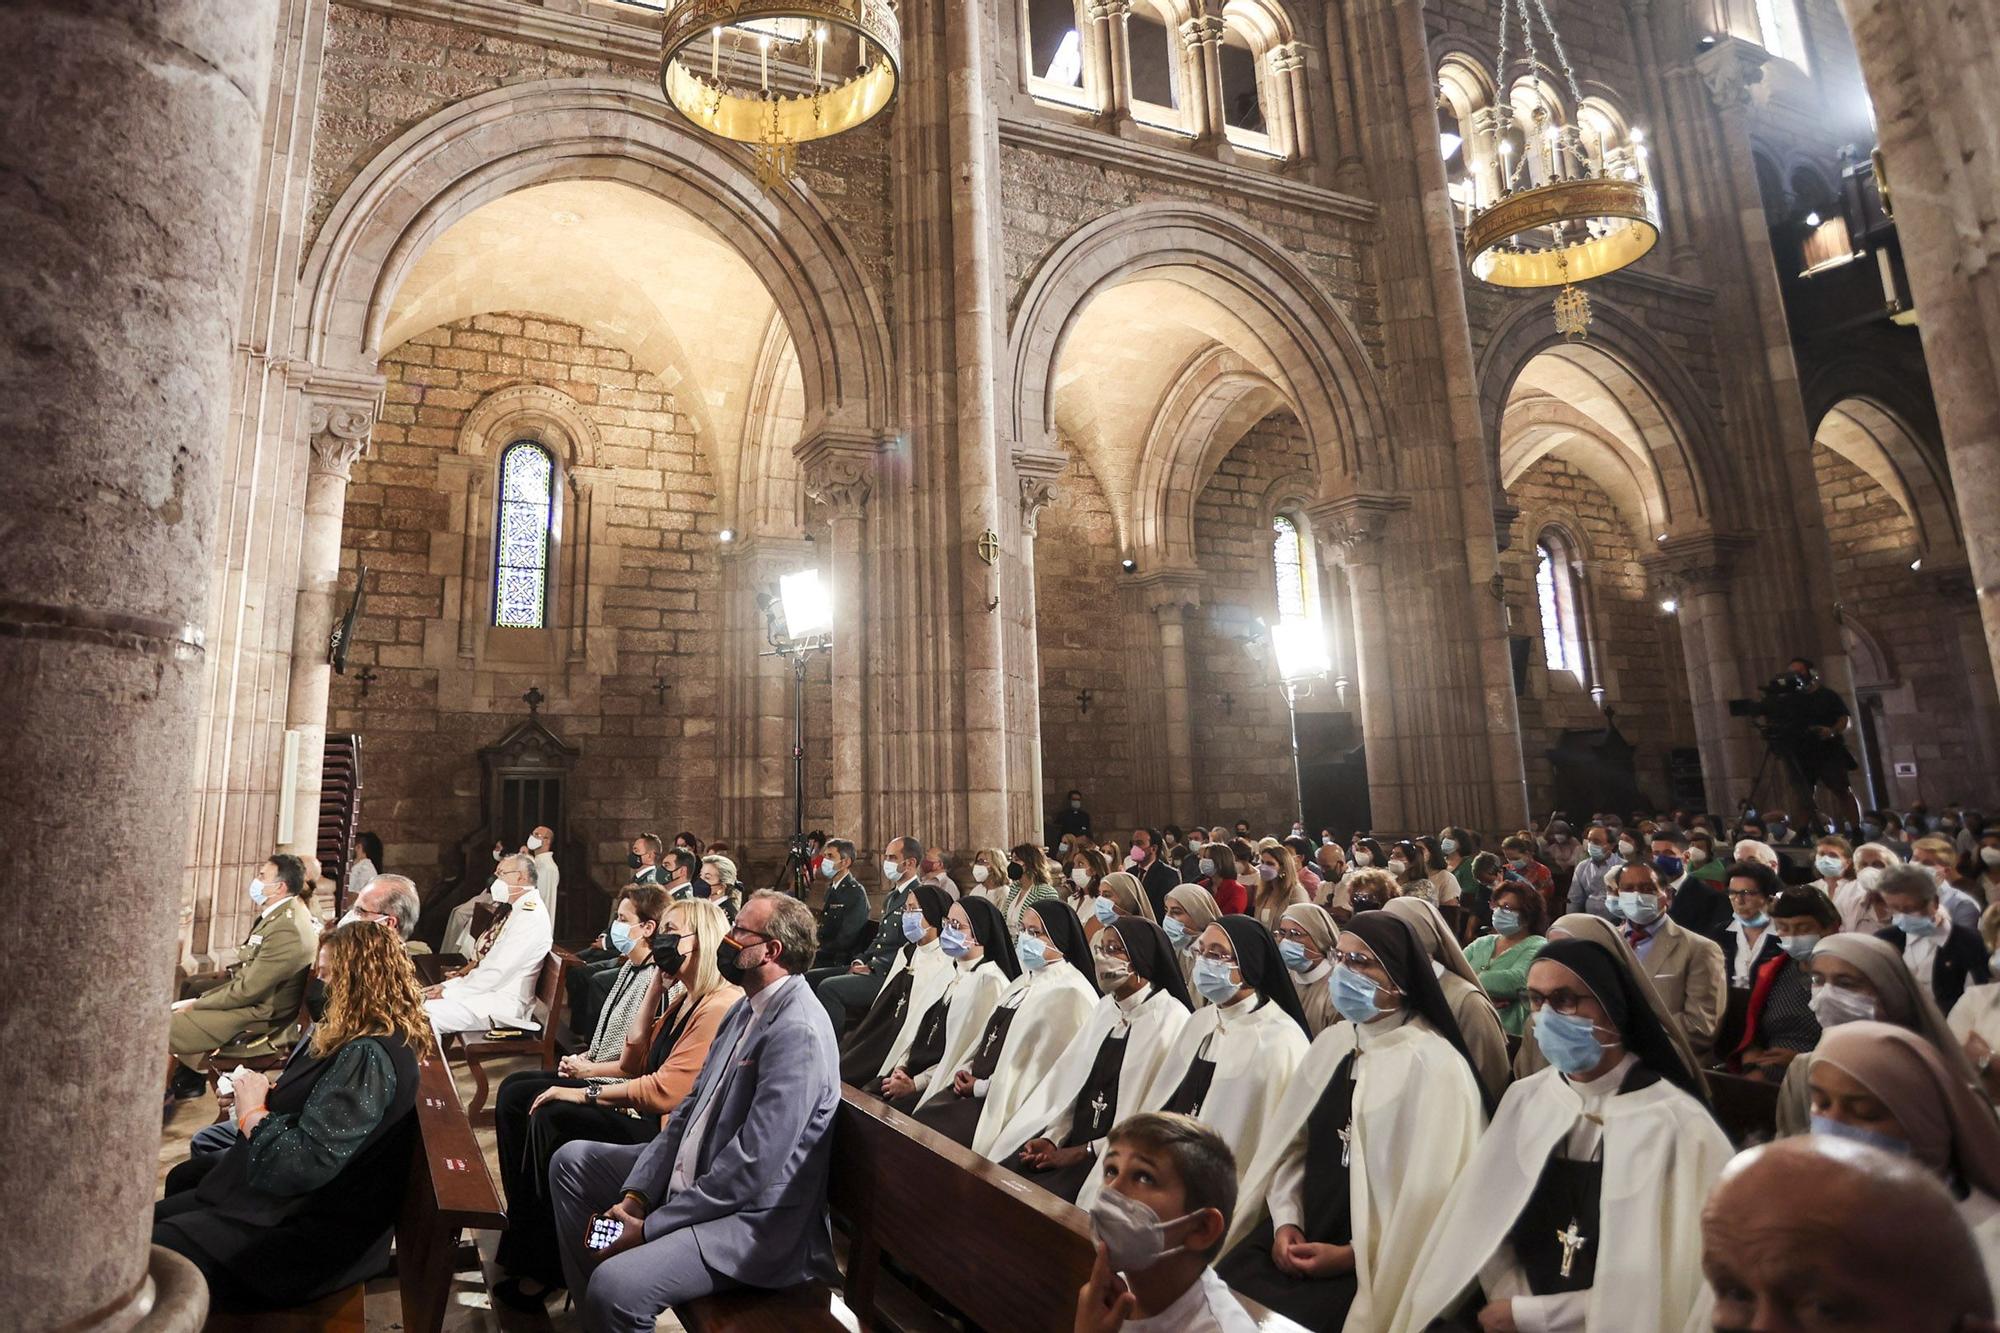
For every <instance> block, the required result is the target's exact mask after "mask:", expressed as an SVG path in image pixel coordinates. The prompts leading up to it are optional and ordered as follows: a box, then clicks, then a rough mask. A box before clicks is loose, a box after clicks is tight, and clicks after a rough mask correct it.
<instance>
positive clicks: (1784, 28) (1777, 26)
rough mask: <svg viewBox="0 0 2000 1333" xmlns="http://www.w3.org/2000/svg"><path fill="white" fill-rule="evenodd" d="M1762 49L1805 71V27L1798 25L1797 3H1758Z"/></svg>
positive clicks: (1793, 0) (1782, 0) (1785, 0)
mask: <svg viewBox="0 0 2000 1333" xmlns="http://www.w3.org/2000/svg"><path fill="white" fill-rule="evenodd" d="M1757 27H1758V30H1759V31H1760V32H1761V33H1762V34H1763V40H1762V42H1761V45H1762V46H1763V48H1764V49H1765V50H1766V51H1769V52H1770V53H1771V54H1772V55H1774V56H1776V57H1778V59H1780V60H1789V61H1791V62H1792V63H1793V64H1794V65H1797V66H1798V67H1799V68H1800V69H1804V68H1805V67H1806V33H1805V25H1804V24H1803V23H1801V22H1800V21H1799V3H1798V0H1757Z"/></svg>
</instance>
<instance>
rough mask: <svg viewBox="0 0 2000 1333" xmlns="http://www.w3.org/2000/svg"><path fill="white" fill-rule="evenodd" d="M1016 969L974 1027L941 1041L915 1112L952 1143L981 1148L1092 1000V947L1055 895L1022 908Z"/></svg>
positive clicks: (1043, 1072) (1058, 1051)
mask: <svg viewBox="0 0 2000 1333" xmlns="http://www.w3.org/2000/svg"><path fill="white" fill-rule="evenodd" d="M1015 949H1016V950H1017V952H1018V953H1019V955H1020V960H1021V974H1020V976H1018V977H1016V978H1015V979H1014V981H1013V982H1012V983H1011V984H1010V985H1009V986H1008V987H1007V989H1006V990H1004V991H1002V992H1001V994H1000V999H999V1002H998V1003H997V1004H996V1005H995V1006H994V1008H993V1012H992V1013H991V1014H989V1015H987V1018H986V1021H985V1022H984V1023H983V1024H981V1025H980V1026H979V1027H977V1028H973V1027H962V1028H959V1029H958V1030H957V1032H956V1033H955V1034H954V1036H953V1038H952V1039H951V1040H950V1041H948V1042H947V1043H946V1045H945V1053H944V1058H943V1059H942V1060H940V1061H938V1074H939V1076H938V1077H937V1078H935V1079H933V1080H931V1083H930V1085H929V1087H927V1088H926V1089H925V1091H924V1095H923V1096H922V1097H921V1098H919V1099H918V1101H917V1109H916V1110H915V1111H914V1112H912V1114H913V1115H915V1116H916V1118H917V1119H918V1120H920V1121H922V1122H923V1123H924V1124H925V1125H928V1126H929V1127H930V1128H932V1129H934V1130H936V1131H937V1132H938V1133H940V1134H942V1135H944V1136H945V1137H946V1138H948V1139H950V1140H951V1141H952V1142H954V1143H957V1144H961V1145H963V1146H965V1147H968V1148H971V1149H972V1150H973V1151H975V1152H979V1151H982V1149H981V1148H980V1145H979V1138H980V1132H981V1130H982V1129H983V1130H984V1131H985V1133H987V1134H989V1135H992V1134H998V1133H999V1132H1000V1129H1001V1127H1002V1126H1003V1125H1005V1124H1006V1123H1007V1120H1008V1118H1009V1117H1010V1116H1012V1115H1013V1113H1014V1112H1015V1111H1016V1110H1018V1109H1020V1105H1021V1101H1022V1099H1023V1098H1025V1097H1026V1096H1027V1095H1028V1094H1029V1093H1030V1092H1033V1091H1034V1090H1035V1085H1036V1084H1038V1083H1040V1082H1041V1081H1042V1078H1043V1076H1044V1075H1046V1074H1047V1073H1048V1072H1049V1068H1050V1066H1052V1065H1054V1064H1055V1062H1056V1060H1057V1058H1058V1057H1060V1056H1061V1055H1062V1053H1063V1051H1064V1049H1065V1048H1067V1047H1068V1046H1069V1043H1070V1040H1071V1039H1072V1038H1074V1037H1075V1036H1076V1034H1077V1030H1078V1029H1079V1028H1081V1027H1082V1026H1083V1024H1084V1020H1085V1019H1087V1018H1089V1017H1090V1007H1091V1006H1092V1005H1094V1004H1096V1003H1097V985H1096V982H1095V981H1094V979H1093V975H1092V972H1091V970H1090V949H1089V947H1088V946H1087V945H1085V944H1084V942H1083V927H1082V926H1081V925H1079V924H1078V923H1077V919H1076V913H1074V912H1072V911H1070V910H1069V909H1068V908H1067V907H1064V906H1063V905H1062V904H1061V903H1060V902H1057V901H1055V900H1053V899H1050V900H1046V901H1044V902H1040V903H1036V904H1035V905H1034V906H1032V907H1026V908H1023V909H1022V911H1021V933H1020V936H1019V938H1018V940H1017V941H1016V942H1015Z"/></svg>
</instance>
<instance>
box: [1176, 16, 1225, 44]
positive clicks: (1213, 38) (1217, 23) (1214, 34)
mask: <svg viewBox="0 0 2000 1333" xmlns="http://www.w3.org/2000/svg"><path fill="white" fill-rule="evenodd" d="M1221 41H1222V20H1221V19H1218V18H1194V19H1189V20H1188V21H1187V22H1185V23H1183V24H1181V44H1182V45H1183V46H1185V47H1187V49H1188V50H1190V51H1199V50H1201V48H1202V47H1204V46H1216V45H1219V44H1220V43H1221Z"/></svg>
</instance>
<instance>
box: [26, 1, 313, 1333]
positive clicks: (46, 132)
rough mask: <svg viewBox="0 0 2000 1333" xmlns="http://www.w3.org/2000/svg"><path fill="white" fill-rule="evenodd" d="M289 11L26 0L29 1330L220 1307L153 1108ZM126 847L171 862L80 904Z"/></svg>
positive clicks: (155, 1319) (164, 1321)
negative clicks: (255, 190) (158, 1183)
mask: <svg viewBox="0 0 2000 1333" xmlns="http://www.w3.org/2000/svg"><path fill="white" fill-rule="evenodd" d="M275 14H276V7H275V5H273V4H271V3H268V0H244V2H243V3H240V4H234V5H226V6H224V5H215V4H210V3H197V2H196V0H154V2H153V3H150V4H146V5H138V6H134V5H130V4H123V3H117V2H116V0H21V2H20V3H15V4H10V5H7V6H4V7H0V50H6V51H9V52H11V53H12V65H13V69H12V72H11V74H10V76H9V78H8V80H7V82H6V87H5V90H4V91H0V177H4V178H5V179H6V180H8V181H9V182H11V185H10V188H9V189H7V190H6V191H5V193H4V198H3V199H0V217H4V219H5V222H6V230H7V236H8V245H7V250H6V256H7V257H6V259H5V260H4V261H0V282H3V283H4V286H5V290H6V299H5V300H0V366H4V367H5V371H4V374H5V375H6V378H7V380H8V383H9V384H10V386H11V388H12V389H13V393H12V404H11V405H12V410H11V411H10V412H9V413H8V414H7V416H6V418H5V421H4V424H0V449H4V453H5V456H6V458H7V460H8V467H9V476H8V480H9V483H10V494H9V501H10V504H9V514H8V524H9V528H8V542H7V553H8V557H9V562H8V566H7V576H6V577H7V586H6V589H5V592H4V594H0V745H4V747H5V752H6V754H7V757H8V762H9V765H10V768H11V777H12V780H11V781H9V782H8V783H7V784H6V795H5V797H4V798H0V811H4V817H5V823H6V827H7V828H8V829H9V830H10V831H11V842H12V846H11V849H10V850H11V852H12V857H11V860H12V867H11V869H12V880H13V884H12V888H11V890H10V891H9V892H8V894H7V899H6V901H7V908H6V930H7V951H8V958H7V962H6V964H5V966H0V1015H4V1016H5V1017H4V1020H0V1021H4V1027H5V1034H6V1039H5V1040H4V1041H0V1081H4V1083H5V1085H6V1086H7V1088H8V1089H9V1091H10V1094H11V1095H10V1096H9V1098H8V1102H7V1108H8V1109H7V1112H6V1115H5V1125H6V1138H7V1142H8V1145H9V1150H8V1152H7V1153H6V1154H5V1157H4V1160H0V1292H4V1293H5V1312H4V1313H0V1325H4V1326H5V1327H8V1328H22V1329H26V1328H36V1329H65V1330H99V1329H105V1330H109V1329H119V1330H124V1329H130V1328H135V1327H138V1328H148V1329H168V1328H171V1329H190V1330H192V1329H196V1328H199V1327H200V1325H201V1323H202V1320H203V1318H204V1316H205V1313H206V1307H207V1297H206V1290H205V1288H204V1287H203V1285H202V1283H201V1280H200V1276H199V1274H197V1273H195V1272H194V1271H193V1269H192V1265H190V1264H188V1263H187V1262H186V1261H185V1260H182V1259H179V1258H178V1257H176V1256H174V1255H171V1254H169V1253H167V1252H166V1251H163V1250H154V1249H152V1248H151V1246H150V1245H149V1243H148V1239H149V1236H150V1234H151V1226H152V1223H151V1216H152V1201H153V1192H154V1182H155V1179H156V1177H157V1174H158V1165H157V1164H158V1160H159V1159H158V1156H157V1149H158V1144H159V1121H158V1120H157V1118H156V1114H155V1111H154V1109H153V1108H154V1107H155V1105H156V1104H157V1098H158V1096H159V1093H160V1090H161V1086H162V1080H163V1078H164V1076H165V1073H166V1059H165V1056H166V1029H167V1007H166V1001H167V999H168V997H169V994H170V991H171V987H172V983H171V978H172V972H173V965H174V953H175V948H174V940H175V936H176V934H177V917H178V914H179V903H178V893H177V886H176V884H175V882H174V881H175V877H174V875H173V874H172V872H171V870H170V869H168V868H166V867H171V866H172V864H173V861H172V858H173V856H174V855H175V854H176V853H177V852H178V851H179V850H180V849H181V848H183V847H184V846H185V845H186V843H187V839H188V826H187V813H188V795H189V781H188V779H189V776H190V762H189V757H190V754H191V752H192V750H193V747H194V742H195V723H196V716H197V713H196V709H197V692H198V689H199V685H200V681H201V676H202V665H203V653H204V641H203V634H202V631H201V628H200V627H201V625H202V622H203V617H204V615H205V612H206V609H207V600H208V594H209V557H210V549H211V543H212V534H213V529H214V525H215V512H216V504H217V498H218V494H219V491H220V485H221V482H220V478H219V477H218V475H217V467H216V463H217V454H218V452H219V447H220V444H221V441H222V439H223V437H224V433H225V419H226V416H227V413H228V409H229V394H230V350H231V348H232V347H233V346H234V345H235V342H236V338H237V335H238V331H239V319H240V316H241V302H242V297H243V279H244V273H245V268H246V263H245V256H246V254H247V252H248V248H249V239H248V238H249V231H250V216H249V205H250V194H251V181H252V178H253V175H254V173H255V169H256V165H257V157H258V129H259V125H260V123H261V119H262V116H263V110H264V99H265V92H266V84H267V80H268V78H269V67H270V60H271V51H272V47H273V24H274V19H275ZM108 866H110V867H127V868H138V867H148V868H149V869H148V870H146V871H143V872H141V873H138V874H137V876H136V877H135V878H130V882H129V883H127V884H125V885H123V886H122V887H121V888H120V889H119V890H117V891H113V892H108V893H96V894H93V895H91V898H90V903H89V908H88V911H87V912H80V900H79V897H78V894H79V893H80V892H82V891H83V889H84V887H85V886H88V885H93V884H101V883H102V882H103V879H104V874H105V868H106V867H108ZM111 940H115V941H117V942H118V943H117V961H116V963H115V964H111V965H107V963H106V961H105V958H104V954H103V947H102V946H103V943H104V942H105V941H111ZM72 1037H74V1038H75V1039H74V1040H72V1039H71V1038H72ZM51 1042H55V1043H59V1046H60V1052H61V1053H60V1055H59V1056H58V1057H57V1058H56V1061H55V1066H54V1067H52V1066H51V1062H50V1050H51Z"/></svg>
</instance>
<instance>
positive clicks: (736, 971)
mask: <svg viewBox="0 0 2000 1333" xmlns="http://www.w3.org/2000/svg"><path fill="white" fill-rule="evenodd" d="M753 947H754V946H753ZM742 957H743V946H742V945H740V944H738V943H737V942H736V941H735V940H727V939H726V940H724V941H723V942H722V943H720V944H718V945H716V946H715V970H716V971H718V972H720V973H721V974H722V979H723V980H724V981H726V982H728V983H729V984H730V985H732V986H741V985H742V984H743V971H744V968H743V963H742V961H741V960H742Z"/></svg>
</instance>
